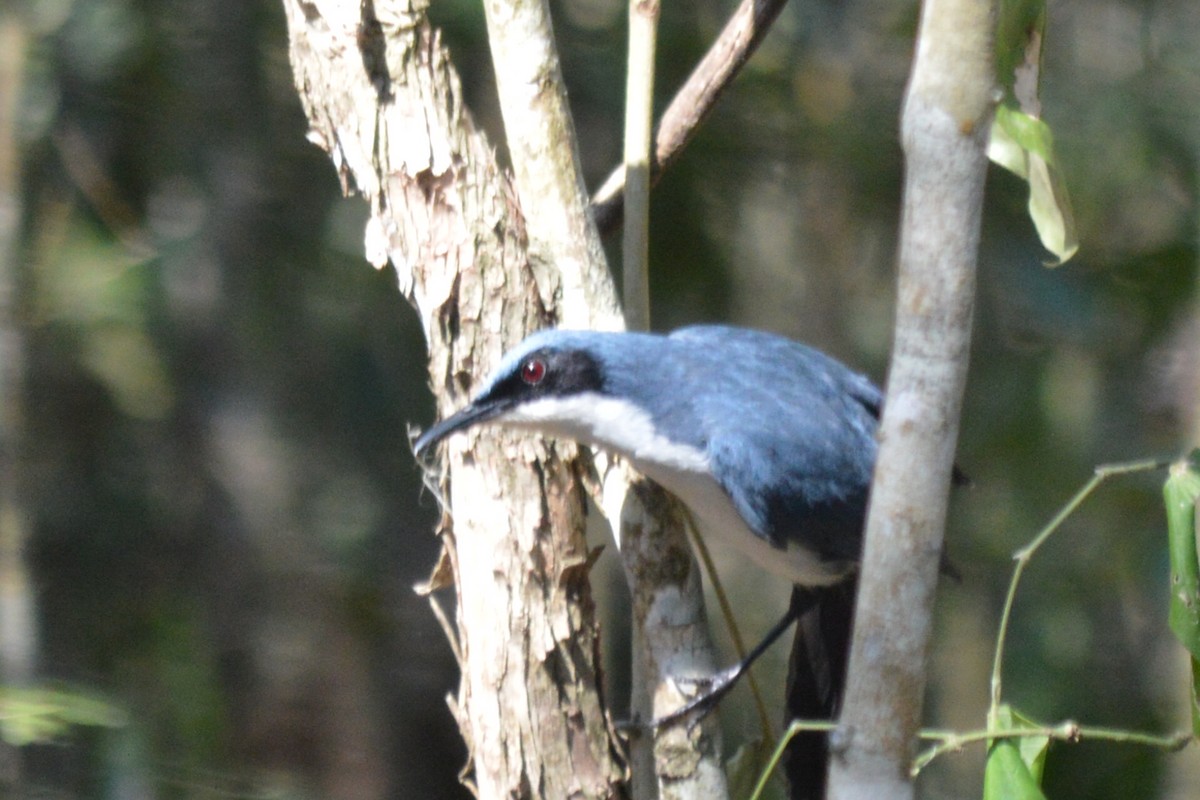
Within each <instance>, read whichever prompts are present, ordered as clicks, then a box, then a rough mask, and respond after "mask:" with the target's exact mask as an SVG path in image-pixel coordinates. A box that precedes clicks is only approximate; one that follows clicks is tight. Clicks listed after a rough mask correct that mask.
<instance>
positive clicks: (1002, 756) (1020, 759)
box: [983, 705, 1050, 800]
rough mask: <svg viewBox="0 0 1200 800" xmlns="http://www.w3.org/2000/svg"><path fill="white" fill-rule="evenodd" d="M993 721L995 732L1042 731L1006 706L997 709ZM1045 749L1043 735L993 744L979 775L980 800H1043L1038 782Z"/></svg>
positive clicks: (1047, 742)
mask: <svg viewBox="0 0 1200 800" xmlns="http://www.w3.org/2000/svg"><path fill="white" fill-rule="evenodd" d="M995 719H996V723H997V725H996V730H998V731H1011V730H1038V729H1040V728H1041V727H1043V726H1041V725H1039V724H1038V723H1036V722H1034V721H1033V720H1031V719H1029V718H1028V717H1026V716H1025V715H1023V714H1021V713H1020V712H1018V711H1016V710H1014V709H1013V708H1012V707H1011V706H1008V705H1002V706H1000V708H999V709H998V710H997V713H996V718H995ZM1049 747H1050V737H1049V736H1044V735H1037V736H1025V737H1020V738H1006V739H995V740H993V742H992V745H991V747H989V748H988V757H987V766H986V767H985V768H984V773H983V798H984V800H1046V796H1045V795H1044V794H1043V793H1042V789H1041V781H1042V772H1043V771H1044V769H1045V766H1046V753H1047V751H1048V750H1049Z"/></svg>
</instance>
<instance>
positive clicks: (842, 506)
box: [672, 327, 883, 560]
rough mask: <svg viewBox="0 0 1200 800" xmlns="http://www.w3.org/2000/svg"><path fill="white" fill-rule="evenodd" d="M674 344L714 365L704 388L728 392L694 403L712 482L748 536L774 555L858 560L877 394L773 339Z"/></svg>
mask: <svg viewBox="0 0 1200 800" xmlns="http://www.w3.org/2000/svg"><path fill="white" fill-rule="evenodd" d="M672 338H673V339H677V340H679V341H682V342H687V343H689V344H690V345H692V346H694V347H697V348H707V352H710V353H712V354H713V355H714V358H713V359H711V360H710V362H709V363H710V365H711V366H710V370H711V372H710V374H708V375H706V376H704V379H705V380H708V381H710V382H717V383H725V384H727V385H726V386H725V387H724V388H725V391H721V392H712V393H705V394H704V395H703V396H702V397H701V398H698V399H697V401H696V404H695V406H694V413H695V415H696V424H697V425H698V426H699V428H700V430H701V432H702V433H703V434H704V435H703V439H702V441H703V442H704V444H705V449H706V452H707V454H708V457H709V460H710V463H711V464H712V467H713V471H714V474H715V475H716V476H717V478H718V482H719V483H720V484H721V486H722V487H723V488H724V489H725V491H726V492H727V493H728V495H729V497H730V499H731V500H732V501H733V503H734V506H735V507H736V508H737V509H738V511H739V513H740V514H741V515H742V517H743V518H744V519H745V520H746V522H747V524H748V525H749V527H750V528H751V530H752V531H754V532H755V533H756V534H758V535H759V536H761V537H763V538H764V539H766V540H768V541H769V542H771V543H772V544H773V545H775V546H777V547H785V546H787V545H788V544H789V543H793V544H798V545H802V546H806V547H808V548H810V549H812V550H813V551H815V552H816V553H817V554H818V555H819V556H820V557H821V558H823V559H826V560H857V559H858V557H859V550H860V548H861V541H862V527H863V521H864V517H865V514H866V500H867V493H868V490H869V488H870V482H871V472H872V469H873V468H874V463H875V452H876V442H875V430H876V427H877V424H878V415H879V410H880V407H881V404H882V399H883V396H882V393H881V392H880V390H879V389H878V388H877V387H876V386H875V385H874V384H873V383H871V382H870V381H869V380H868V379H867V378H865V377H863V376H861V375H858V374H856V373H854V372H851V371H850V370H849V369H847V368H846V367H845V366H843V365H842V364H840V363H839V362H837V361H835V360H833V359H832V358H829V357H828V356H826V355H824V354H822V353H820V352H818V351H816V350H813V349H811V348H809V347H805V346H804V345H801V344H798V343H796V342H792V341H790V340H787V339H783V338H781V337H776V336H772V335H770V334H763V333H758V332H754V331H743V330H740V329H728V328H715V327H699V328H685V329H683V330H681V331H678V332H676V333H675V334H673V335H672ZM693 363H695V362H693ZM747 409H754V413H752V414H748V413H747V411H746V410H747ZM785 422H786V424H784V423H785Z"/></svg>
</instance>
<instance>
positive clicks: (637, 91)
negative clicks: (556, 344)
mask: <svg viewBox="0 0 1200 800" xmlns="http://www.w3.org/2000/svg"><path fill="white" fill-rule="evenodd" d="M658 15H659V3H658V0H629V71H628V75H627V77H626V84H625V175H626V176H627V177H626V191H625V197H626V205H627V207H628V211H629V213H628V214H626V219H625V235H624V237H623V239H622V243H621V263H622V266H623V269H624V276H625V278H624V280H623V281H622V289H623V293H624V299H625V325H626V327H628V328H629V329H630V330H634V331H645V330H649V329H650V267H649V254H650V250H649V243H650V137H651V127H652V126H653V123H654V49H655V44H656V40H657V38H658Z"/></svg>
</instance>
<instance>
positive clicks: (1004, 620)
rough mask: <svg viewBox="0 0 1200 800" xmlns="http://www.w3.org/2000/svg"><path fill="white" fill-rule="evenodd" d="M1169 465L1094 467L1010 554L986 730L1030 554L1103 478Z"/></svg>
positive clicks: (996, 704)
mask: <svg viewBox="0 0 1200 800" xmlns="http://www.w3.org/2000/svg"><path fill="white" fill-rule="evenodd" d="M1168 466H1170V462H1169V461H1155V460H1154V459H1142V460H1140V461H1131V462H1128V463H1122V464H1103V465H1101V466H1099V467H1096V469H1095V471H1094V472H1093V474H1092V477H1091V479H1090V480H1088V482H1087V483H1086V484H1084V485H1083V488H1081V489H1080V490H1079V491H1078V492H1076V493H1075V496H1074V497H1072V498H1071V500H1070V501H1069V502H1068V503H1067V504H1066V505H1065V506H1063V507H1062V508H1061V509H1060V510H1059V512H1058V513H1057V514H1055V515H1054V519H1052V520H1050V522H1049V523H1047V524H1046V526H1045V527H1044V528H1042V530H1041V531H1039V532H1038V535H1037V536H1035V537H1033V541H1031V542H1030V543H1029V544H1027V545H1025V546H1024V547H1022V548H1021V549H1020V550H1018V551H1017V552H1016V553H1014V554H1013V559H1014V560H1015V561H1016V562H1017V565H1016V566H1015V567H1014V568H1013V575H1012V580H1011V581H1009V584H1008V594H1007V595H1006V596H1005V598H1004V610H1003V611H1001V613H1000V626H999V630H998V632H997V634H996V649H995V653H994V655H993V657H992V698H991V705H990V706H989V707H988V728H990V729H993V730H994V729H996V728H997V727H998V724H997V716H996V715H997V714H998V713H999V711H1000V697H1001V668H1002V665H1003V663H1004V645H1005V643H1006V642H1007V639H1008V623H1009V620H1010V619H1011V617H1012V609H1013V603H1014V601H1015V600H1016V596H1017V585H1018V584H1019V583H1020V582H1021V576H1022V575H1024V573H1025V568H1026V567H1027V566H1028V565H1029V561H1030V559H1032V558H1033V554H1034V553H1036V552H1037V551H1038V549H1039V548H1040V547H1041V546H1042V545H1043V544H1045V542H1046V540H1047V539H1049V538H1050V536H1051V534H1053V533H1054V532H1055V531H1056V530H1058V528H1059V526H1060V525H1062V524H1063V522H1064V521H1065V520H1066V519H1067V517H1069V516H1071V515H1072V514H1074V513H1075V510H1076V509H1077V508H1079V505H1080V504H1081V503H1082V502H1083V501H1084V500H1086V499H1087V498H1088V496H1089V495H1090V494H1091V493H1092V492H1093V491H1095V489H1096V487H1097V486H1099V485H1100V484H1101V483H1103V482H1104V481H1105V480H1106V479H1108V478H1110V477H1112V476H1113V475H1127V474H1129V473H1131V472H1143V471H1146V470H1152V469H1164V468H1166V467H1168Z"/></svg>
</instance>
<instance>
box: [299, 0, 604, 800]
mask: <svg viewBox="0 0 1200 800" xmlns="http://www.w3.org/2000/svg"><path fill="white" fill-rule="evenodd" d="M284 5H285V8H286V10H287V15H288V26H289V33H290V38H291V58H292V65H293V69H294V72H295V79H296V85H297V87H298V88H299V90H300V96H301V99H302V101H303V103H304V106H305V109H306V111H307V113H308V118H309V122H310V125H311V130H310V133H309V137H310V139H312V140H313V141H314V142H315V143H316V144H318V145H320V146H321V147H323V148H324V149H325V150H326V151H327V152H329V154H330V157H331V158H332V159H333V162H334V165H335V166H336V168H337V170H338V174H339V177H340V179H341V181H342V186H343V189H344V190H345V191H347V192H348V193H349V192H356V193H359V194H361V195H363V197H364V198H366V200H367V201H368V202H369V203H370V206H371V218H370V221H369V223H368V225H367V231H366V241H365V247H366V251H367V255H368V258H369V260H371V261H372V263H374V264H375V265H376V266H377V267H383V266H385V265H386V264H388V263H391V264H392V265H393V266H394V267H395V269H396V273H397V277H398V279H399V283H400V288H401V290H402V292H403V293H404V294H405V296H406V297H408V298H409V299H410V300H411V301H412V302H413V303H414V304H415V305H416V306H417V308H418V310H419V311H420V313H421V318H422V323H423V325H424V329H425V333H426V338H427V342H428V345H429V354H430V361H429V363H430V368H429V375H430V381H431V383H432V385H433V389H434V392H435V394H436V396H437V398H438V403H439V407H440V408H442V409H450V408H456V407H458V406H460V405H461V404H462V403H463V402H464V400H465V398H466V396H467V395H468V394H469V392H470V390H471V388H472V385H471V384H472V381H473V380H474V379H475V378H478V377H479V376H482V375H484V374H486V373H487V371H488V368H489V367H490V366H491V365H492V364H494V363H496V361H497V360H498V359H499V357H500V355H501V353H502V352H503V351H504V350H505V349H507V348H508V347H510V346H511V345H513V344H515V343H516V341H517V340H519V339H520V338H521V336H522V335H523V334H524V332H526V331H528V330H531V329H535V328H540V327H545V326H546V325H549V324H553V323H554V322H555V321H556V320H555V314H554V310H553V309H552V308H551V307H550V306H549V305H548V303H547V300H548V299H550V298H556V297H558V296H560V295H561V287H560V286H558V285H557V283H558V281H559V278H558V276H557V273H555V272H554V271H552V270H542V269H539V270H537V271H536V272H535V271H534V270H532V269H531V268H530V263H529V256H528V242H527V240H526V236H525V231H524V228H523V222H522V218H521V214H520V211H519V209H518V207H517V204H516V202H515V201H514V193H513V189H512V186H511V184H510V181H509V178H508V177H507V176H505V175H504V174H503V173H502V172H501V171H500V169H499V168H498V166H497V164H496V161H495V158H494V154H493V152H492V148H491V146H490V145H489V144H488V142H487V141H486V140H485V138H484V137H483V135H482V133H481V132H480V131H479V130H478V129H477V128H476V126H475V124H474V123H473V121H472V120H471V118H470V115H469V114H468V113H467V112H466V110H465V109H464V108H463V105H462V100H461V92H460V89H459V82H458V78H457V75H456V74H455V72H454V70H453V68H452V67H451V65H450V63H449V60H448V57H447V54H446V51H445V49H444V48H443V47H442V46H441V43H440V41H439V39H438V35H437V33H436V32H435V31H434V30H433V29H432V28H431V27H430V25H429V23H428V21H427V20H426V17H425V11H426V7H427V3H425V2H422V0H410V2H389V3H384V2H378V3H371V2H370V1H369V0H368V1H367V2H364V3H362V4H359V3H347V2H333V1H332V0H327V1H326V2H317V1H315V0H314V2H304V1H303V0H284ZM448 447H449V457H448V460H447V463H448V470H447V474H446V475H444V476H443V478H442V481H441V483H440V486H441V489H442V491H443V492H444V493H445V492H448V496H446V497H445V499H446V501H447V508H449V509H453V511H454V526H453V530H451V528H450V526H449V518H448V516H447V517H446V518H444V519H443V523H442V525H441V534H442V537H443V540H444V543H445V556H446V557H445V561H444V564H445V565H448V566H449V568H450V573H451V574H452V576H453V579H454V584H455V587H456V591H457V593H458V620H457V621H458V636H459V646H460V648H461V653H462V656H463V659H462V663H463V678H462V683H461V686H460V688H459V692H458V696H457V698H455V700H454V702H453V706H454V708H455V710H456V716H457V718H458V722H459V725H460V727H461V729H462V732H463V735H464V737H465V738H466V740H467V743H468V747H469V749H470V751H471V752H472V754H473V759H472V764H471V765H470V770H469V772H468V775H467V780H468V781H470V782H472V783H474V785H475V787H476V789H477V791H478V793H479V795H480V796H482V797H488V798H491V797H553V798H559V797H578V798H593V797H595V798H601V797H613V796H621V795H622V794H623V787H622V780H623V777H624V767H623V764H622V761H621V758H620V756H619V754H618V752H617V746H616V739H615V737H614V736H613V733H612V731H611V728H610V726H609V724H608V721H607V716H606V714H605V709H604V708H603V705H602V699H601V695H600V693H599V691H598V688H597V687H598V686H599V685H600V681H599V673H598V664H599V653H598V633H597V629H596V622H595V616H594V609H593V606H592V599H591V595H590V590H589V587H588V582H587V568H588V561H587V550H586V544H585V542H584V538H583V492H582V491H581V489H580V484H579V481H578V471H577V469H576V468H575V466H574V448H571V447H569V446H558V447H555V446H551V445H550V444H548V443H546V442H544V441H539V440H533V439H530V438H529V437H518V436H515V435H508V434H503V433H498V432H496V431H493V430H482V431H476V432H471V433H468V434H466V435H464V436H461V437H456V438H454V439H453V440H451V441H450V443H449V445H448ZM447 487H448V488H447ZM433 588H436V586H435V587H433Z"/></svg>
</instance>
